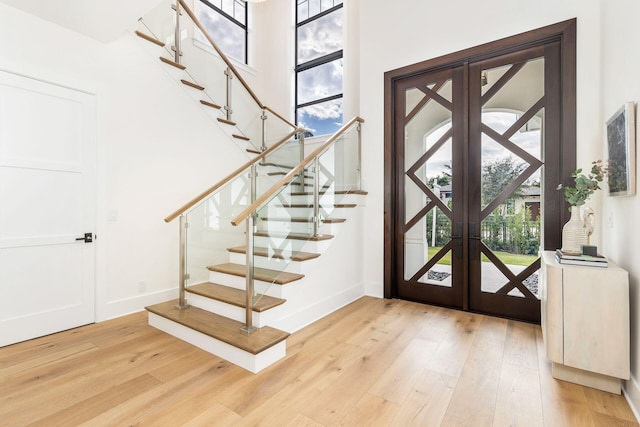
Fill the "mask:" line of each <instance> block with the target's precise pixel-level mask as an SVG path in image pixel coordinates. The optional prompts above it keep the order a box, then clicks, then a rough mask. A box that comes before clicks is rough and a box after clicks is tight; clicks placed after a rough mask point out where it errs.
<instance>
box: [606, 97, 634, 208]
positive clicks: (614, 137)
mask: <svg viewBox="0 0 640 427" xmlns="http://www.w3.org/2000/svg"><path fill="white" fill-rule="evenodd" d="M607 149H608V151H609V195H610V196H630V195H633V194H635V193H636V160H635V159H636V126H635V104H634V103H633V102H626V103H625V104H624V105H623V106H622V108H620V109H619V110H618V111H616V112H615V114H614V115H613V116H611V118H610V119H609V120H607Z"/></svg>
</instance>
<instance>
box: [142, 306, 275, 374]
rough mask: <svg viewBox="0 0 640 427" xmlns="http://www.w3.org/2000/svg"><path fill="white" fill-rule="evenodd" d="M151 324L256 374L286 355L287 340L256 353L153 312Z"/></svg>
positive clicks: (150, 318)
mask: <svg viewBox="0 0 640 427" xmlns="http://www.w3.org/2000/svg"><path fill="white" fill-rule="evenodd" d="M149 325H151V326H153V327H154V328H157V329H160V330H161V331H164V332H166V333H168V334H169V335H173V336H174V337H177V338H179V339H181V340H183V341H186V342H188V343H189V344H191V345H195V346H196V347H199V348H201V349H202V350H204V351H207V352H209V353H211V354H214V355H216V356H218V357H221V358H223V359H225V360H228V361H229V362H231V363H233V364H235V365H238V366H240V367H241V368H244V369H246V370H247V371H249V372H252V373H254V374H255V373H258V372H260V371H262V370H263V369H265V368H267V367H268V366H270V365H272V364H274V363H275V362H277V361H278V360H280V359H282V358H284V356H285V355H286V349H287V347H286V346H287V344H286V340H285V341H282V342H280V343H278V344H276V345H274V346H272V347H270V348H268V349H267V350H265V351H263V352H261V353H258V354H256V355H254V354H251V353H248V352H246V351H244V350H240V349H239V348H236V347H233V346H231V345H229V344H227V343H224V342H222V341H219V340H217V339H215V338H211V337H210V336H207V335H204V334H202V333H200V332H198V331H195V330H193V329H190V328H187V327H185V326H183V325H180V324H179V323H176V322H173V321H171V320H169V319H166V318H164V317H162V316H158V315H156V314H153V313H149Z"/></svg>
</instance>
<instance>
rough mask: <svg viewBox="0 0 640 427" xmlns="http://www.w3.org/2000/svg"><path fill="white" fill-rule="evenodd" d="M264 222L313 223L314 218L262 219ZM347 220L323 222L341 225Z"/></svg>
mask: <svg viewBox="0 0 640 427" xmlns="http://www.w3.org/2000/svg"><path fill="white" fill-rule="evenodd" d="M260 219H261V220H263V221H277V222H313V218H295V217H294V218H269V217H264V218H260ZM345 221H346V218H325V219H323V220H322V222H324V223H325V224H339V223H342V222H345Z"/></svg>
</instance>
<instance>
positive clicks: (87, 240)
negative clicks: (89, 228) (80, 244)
mask: <svg viewBox="0 0 640 427" xmlns="http://www.w3.org/2000/svg"><path fill="white" fill-rule="evenodd" d="M80 240H83V241H84V242H85V243H91V242H93V233H84V237H78V238H77V239H76V241H80Z"/></svg>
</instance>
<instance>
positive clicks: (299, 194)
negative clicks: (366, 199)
mask: <svg viewBox="0 0 640 427" xmlns="http://www.w3.org/2000/svg"><path fill="white" fill-rule="evenodd" d="M326 192H327V191H326V190H322V191H320V194H325V193H326ZM334 194H360V195H363V196H366V195H367V194H369V193H368V192H366V191H362V190H339V191H334ZM291 195H292V196H313V193H312V192H309V191H304V192H298V193H291Z"/></svg>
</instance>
